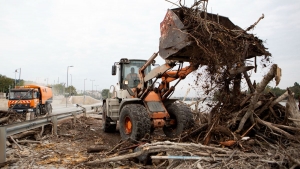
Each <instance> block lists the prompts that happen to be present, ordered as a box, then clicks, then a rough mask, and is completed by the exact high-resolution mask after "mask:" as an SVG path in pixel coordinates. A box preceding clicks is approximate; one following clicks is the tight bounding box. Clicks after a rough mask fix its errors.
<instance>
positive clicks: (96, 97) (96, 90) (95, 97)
mask: <svg viewBox="0 0 300 169" xmlns="http://www.w3.org/2000/svg"><path fill="white" fill-rule="evenodd" d="M95 86H96V96H95V98H97V86H99V85H95Z"/></svg>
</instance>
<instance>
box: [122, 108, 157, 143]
mask: <svg viewBox="0 0 300 169" xmlns="http://www.w3.org/2000/svg"><path fill="white" fill-rule="evenodd" d="M119 122H120V135H121V138H122V139H123V140H126V139H128V138H129V139H130V140H136V141H138V140H140V139H142V138H143V137H144V136H145V135H147V134H150V128H151V122H150V117H149V114H148V112H147V110H146V108H145V107H144V106H143V105H140V104H128V105H125V106H124V107H123V108H122V110H121V114H120V119H119Z"/></svg>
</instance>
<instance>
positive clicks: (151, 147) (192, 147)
mask: <svg viewBox="0 0 300 169" xmlns="http://www.w3.org/2000/svg"><path fill="white" fill-rule="evenodd" d="M138 150H139V151H136V152H133V153H130V154H126V155H121V156H116V157H111V158H104V159H100V160H96V161H89V162H87V163H85V165H88V166H97V165H99V164H101V163H107V162H113V161H120V160H126V159H129V158H134V157H138V156H140V155H145V154H149V153H157V152H165V151H168V152H170V151H177V152H178V151H182V152H187V151H189V152H193V151H195V152H199V151H204V152H207V151H210V152H214V153H218V154H224V155H228V156H230V154H232V152H233V150H230V149H227V148H217V147H211V146H205V145H202V144H194V143H174V142H170V141H165V142H156V143H152V144H149V143H146V144H143V145H140V146H139V149H138ZM209 156H210V155H209ZM220 156H221V155H220ZM257 157H258V156H257ZM209 158H210V157H209ZM212 159H213V158H212ZM212 159H211V160H212Z"/></svg>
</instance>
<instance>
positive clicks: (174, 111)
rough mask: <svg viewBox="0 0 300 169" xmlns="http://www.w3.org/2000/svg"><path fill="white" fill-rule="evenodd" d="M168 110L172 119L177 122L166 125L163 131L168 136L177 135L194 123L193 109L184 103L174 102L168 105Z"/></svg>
mask: <svg viewBox="0 0 300 169" xmlns="http://www.w3.org/2000/svg"><path fill="white" fill-rule="evenodd" d="M167 111H168V113H169V115H170V119H171V120H175V124H174V125H171V126H168V127H167V126H164V127H163V131H164V133H165V135H166V136H167V137H171V138H172V137H177V136H179V135H180V134H181V133H182V132H183V131H184V130H185V129H188V128H191V127H192V126H193V125H194V120H193V114H192V111H191V109H190V108H189V107H188V106H187V105H185V104H183V103H173V104H171V105H169V106H168V107H167Z"/></svg>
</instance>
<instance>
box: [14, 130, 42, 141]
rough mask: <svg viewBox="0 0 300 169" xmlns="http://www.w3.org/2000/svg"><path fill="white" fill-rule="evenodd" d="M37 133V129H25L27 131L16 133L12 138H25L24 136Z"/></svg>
mask: <svg viewBox="0 0 300 169" xmlns="http://www.w3.org/2000/svg"><path fill="white" fill-rule="evenodd" d="M37 133H38V132H37V131H33V130H30V131H25V132H22V133H19V134H15V135H13V136H12V138H14V139H20V138H24V137H27V136H31V135H35V134H37Z"/></svg>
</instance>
